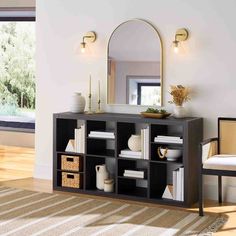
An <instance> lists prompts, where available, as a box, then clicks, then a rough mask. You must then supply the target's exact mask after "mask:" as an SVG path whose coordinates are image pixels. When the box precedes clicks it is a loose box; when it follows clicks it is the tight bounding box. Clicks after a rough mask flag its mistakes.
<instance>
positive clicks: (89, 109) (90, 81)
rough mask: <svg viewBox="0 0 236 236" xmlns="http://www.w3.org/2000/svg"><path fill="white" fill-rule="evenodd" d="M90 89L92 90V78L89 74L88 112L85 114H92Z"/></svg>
mask: <svg viewBox="0 0 236 236" xmlns="http://www.w3.org/2000/svg"><path fill="white" fill-rule="evenodd" d="M91 88H92V77H91V74H90V75H89V95H88V99H89V108H88V111H87V112H86V113H87V114H93V112H92V93H91Z"/></svg>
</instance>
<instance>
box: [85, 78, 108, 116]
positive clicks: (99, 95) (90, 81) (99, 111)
mask: <svg viewBox="0 0 236 236" xmlns="http://www.w3.org/2000/svg"><path fill="white" fill-rule="evenodd" d="M91 84H92V79H91V75H90V76H89V96H88V99H89V107H88V111H87V112H86V113H87V114H94V113H104V112H103V111H102V110H101V94H100V80H99V81H98V108H97V110H96V111H95V112H94V111H92V93H91Z"/></svg>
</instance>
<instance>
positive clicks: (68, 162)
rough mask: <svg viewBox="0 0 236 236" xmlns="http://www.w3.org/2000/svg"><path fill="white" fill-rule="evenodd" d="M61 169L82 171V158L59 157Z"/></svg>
mask: <svg viewBox="0 0 236 236" xmlns="http://www.w3.org/2000/svg"><path fill="white" fill-rule="evenodd" d="M61 169H62V170H72V171H82V169H83V163H82V158H81V157H80V156H67V155H61Z"/></svg>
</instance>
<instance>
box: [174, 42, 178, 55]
mask: <svg viewBox="0 0 236 236" xmlns="http://www.w3.org/2000/svg"><path fill="white" fill-rule="evenodd" d="M173 46H174V52H175V53H178V52H179V41H177V40H175V41H173Z"/></svg>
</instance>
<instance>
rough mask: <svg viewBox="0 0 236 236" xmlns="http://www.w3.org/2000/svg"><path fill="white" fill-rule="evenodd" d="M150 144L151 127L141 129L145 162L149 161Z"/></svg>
mask: <svg viewBox="0 0 236 236" xmlns="http://www.w3.org/2000/svg"><path fill="white" fill-rule="evenodd" d="M149 142H150V130H149V127H147V128H144V129H141V152H142V157H143V159H144V160H149Z"/></svg>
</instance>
